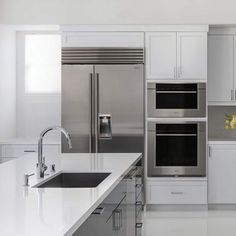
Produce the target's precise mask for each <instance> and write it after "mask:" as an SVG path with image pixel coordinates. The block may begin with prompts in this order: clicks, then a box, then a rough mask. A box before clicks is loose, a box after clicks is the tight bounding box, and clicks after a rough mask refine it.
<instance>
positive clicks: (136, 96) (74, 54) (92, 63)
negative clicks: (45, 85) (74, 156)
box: [62, 48, 144, 153]
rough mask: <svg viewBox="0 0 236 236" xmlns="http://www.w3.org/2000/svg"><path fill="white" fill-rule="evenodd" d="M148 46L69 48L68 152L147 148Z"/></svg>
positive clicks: (65, 61) (65, 89)
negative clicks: (145, 69) (145, 71)
mask: <svg viewBox="0 0 236 236" xmlns="http://www.w3.org/2000/svg"><path fill="white" fill-rule="evenodd" d="M143 55H144V52H143V49H142V48H63V49H62V126H63V127H64V128H65V129H66V130H67V131H68V132H69V133H70V134H71V138H72V144H73V148H72V149H71V150H68V148H67V143H66V140H65V139H64V137H62V152H73V153H76V152H82V153H87V152H92V153H93V152H110V153H116V152H119V153H121V152H123V153H124V152H143V150H144V79H143Z"/></svg>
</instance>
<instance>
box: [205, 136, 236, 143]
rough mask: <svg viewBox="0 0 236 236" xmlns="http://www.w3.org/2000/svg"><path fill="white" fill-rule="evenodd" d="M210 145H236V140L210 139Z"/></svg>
mask: <svg viewBox="0 0 236 236" xmlns="http://www.w3.org/2000/svg"><path fill="white" fill-rule="evenodd" d="M208 144H210V145H213V144H217V145H218V144H219V145H225V144H231V145H235V144H236V140H233V139H217V138H209V140H208Z"/></svg>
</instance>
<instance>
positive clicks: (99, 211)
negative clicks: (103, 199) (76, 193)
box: [92, 207, 105, 215]
mask: <svg viewBox="0 0 236 236" xmlns="http://www.w3.org/2000/svg"><path fill="white" fill-rule="evenodd" d="M104 211H105V207H98V208H96V209H95V210H94V212H93V213H92V215H102V213H103V212H104Z"/></svg>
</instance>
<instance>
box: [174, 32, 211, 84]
mask: <svg viewBox="0 0 236 236" xmlns="http://www.w3.org/2000/svg"><path fill="white" fill-rule="evenodd" d="M177 78H178V79H184V80H185V79H191V80H206V79H207V34H206V33H201V32H183V33H177Z"/></svg>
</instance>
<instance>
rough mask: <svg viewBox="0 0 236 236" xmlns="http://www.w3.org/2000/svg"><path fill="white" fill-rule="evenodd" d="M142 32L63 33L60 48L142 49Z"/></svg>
mask: <svg viewBox="0 0 236 236" xmlns="http://www.w3.org/2000/svg"><path fill="white" fill-rule="evenodd" d="M143 45H144V33H142V32H67V31H65V32H63V34H62V47H141V48H142V47H143Z"/></svg>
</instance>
